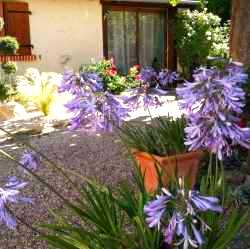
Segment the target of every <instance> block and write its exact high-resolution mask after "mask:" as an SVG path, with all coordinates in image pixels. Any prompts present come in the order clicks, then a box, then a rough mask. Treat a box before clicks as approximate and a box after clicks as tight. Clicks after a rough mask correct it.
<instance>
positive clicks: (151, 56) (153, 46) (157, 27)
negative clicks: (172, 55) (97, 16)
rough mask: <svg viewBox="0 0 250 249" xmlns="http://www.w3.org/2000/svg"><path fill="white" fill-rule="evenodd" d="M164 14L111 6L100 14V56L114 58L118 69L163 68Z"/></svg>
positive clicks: (165, 12)
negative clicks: (101, 26) (102, 27)
mask: <svg viewBox="0 0 250 249" xmlns="http://www.w3.org/2000/svg"><path fill="white" fill-rule="evenodd" d="M166 23H167V11H166V9H143V8H141V7H140V8H137V7H122V6H119V7H118V6H113V7H112V6H111V7H108V8H106V9H105V11H104V32H105V33H104V39H105V41H104V43H105V44H104V47H105V48H104V54H105V56H106V57H108V58H111V57H113V58H114V59H115V63H116V65H117V67H118V69H119V70H120V71H121V72H122V73H127V72H128V69H129V68H130V67H131V66H133V65H135V64H140V65H142V66H143V67H146V66H154V67H157V68H161V67H164V66H165V65H166V58H167V49H166V48H167V29H166Z"/></svg>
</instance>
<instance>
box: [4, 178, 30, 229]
mask: <svg viewBox="0 0 250 249" xmlns="http://www.w3.org/2000/svg"><path fill="white" fill-rule="evenodd" d="M26 185H27V183H26V182H22V181H19V180H18V179H17V178H16V177H10V178H9V179H8V182H7V183H6V184H5V185H4V187H3V188H0V221H1V222H2V223H3V224H5V225H6V226H7V227H8V228H10V229H15V228H16V219H15V217H13V215H12V214H10V212H9V211H8V209H7V205H9V204H18V203H31V202H32V200H31V198H26V197H23V196H21V192H20V191H21V189H23V188H24V187H25V186H26Z"/></svg>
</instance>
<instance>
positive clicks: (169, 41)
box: [102, 1, 177, 70]
mask: <svg viewBox="0 0 250 249" xmlns="http://www.w3.org/2000/svg"><path fill="white" fill-rule="evenodd" d="M108 11H135V12H136V13H137V18H136V22H137V31H136V32H137V33H136V53H137V62H138V63H137V64H139V58H140V56H139V42H140V41H139V18H138V13H140V12H143V13H145V12H149V13H163V14H164V18H165V21H164V22H165V25H164V30H165V31H164V32H165V36H164V63H163V66H164V67H167V68H168V69H171V70H175V69H176V67H177V60H176V52H175V48H174V38H173V32H174V31H173V23H174V21H173V20H174V16H175V13H176V11H177V10H176V8H175V7H169V6H168V5H162V4H154V3H152V4H145V3H135V2H130V3H129V2H127V3H121V2H105V1H104V2H102V21H103V54H104V57H105V58H106V59H108V23H107V17H106V14H107V13H108Z"/></svg>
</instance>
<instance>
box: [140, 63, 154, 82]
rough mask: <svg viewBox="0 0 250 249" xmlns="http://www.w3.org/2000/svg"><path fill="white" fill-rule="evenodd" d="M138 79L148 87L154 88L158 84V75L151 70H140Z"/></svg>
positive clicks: (149, 68)
mask: <svg viewBox="0 0 250 249" xmlns="http://www.w3.org/2000/svg"><path fill="white" fill-rule="evenodd" d="M140 79H141V81H143V83H145V84H148V85H149V86H150V87H155V86H157V84H158V74H157V72H156V71H155V70H154V69H153V68H151V67H148V68H143V69H142V70H141V74H140Z"/></svg>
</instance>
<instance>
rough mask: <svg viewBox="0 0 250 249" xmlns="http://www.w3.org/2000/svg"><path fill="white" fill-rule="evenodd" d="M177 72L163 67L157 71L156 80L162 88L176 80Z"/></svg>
mask: <svg viewBox="0 0 250 249" xmlns="http://www.w3.org/2000/svg"><path fill="white" fill-rule="evenodd" d="M178 78H179V74H177V73H176V72H172V71H170V70H167V69H164V70H162V71H161V72H160V73H159V76H158V80H159V85H160V86H161V87H163V88H165V87H168V86H169V85H171V84H173V83H174V82H175V81H176V80H178Z"/></svg>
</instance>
